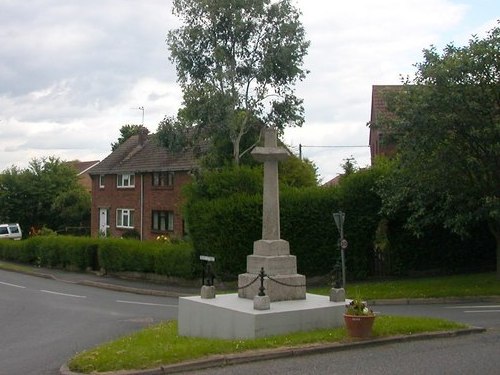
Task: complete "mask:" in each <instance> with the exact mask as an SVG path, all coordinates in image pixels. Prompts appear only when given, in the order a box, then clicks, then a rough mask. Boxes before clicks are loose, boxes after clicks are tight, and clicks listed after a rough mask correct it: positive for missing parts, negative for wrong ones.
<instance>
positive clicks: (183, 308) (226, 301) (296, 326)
mask: <svg viewBox="0 0 500 375" xmlns="http://www.w3.org/2000/svg"><path fill="white" fill-rule="evenodd" d="M344 311H345V302H330V299H329V297H328V296H319V295H316V294H309V293H308V294H307V295H306V299H304V300H295V301H279V302H272V303H271V304H270V309H269V310H255V309H254V301H253V300H251V299H246V298H239V297H238V295H237V294H225V295H218V296H217V297H216V298H214V299H202V298H201V297H198V296H196V297H181V298H179V314H178V323H179V335H181V336H191V337H208V338H222V339H244V338H245V339H252V338H258V337H267V336H272V335H279V334H285V333H289V332H298V331H311V330H314V329H321V328H334V327H340V326H342V325H344Z"/></svg>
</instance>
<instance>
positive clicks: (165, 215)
mask: <svg viewBox="0 0 500 375" xmlns="http://www.w3.org/2000/svg"><path fill="white" fill-rule="evenodd" d="M152 230H155V231H163V232H166V231H173V230H174V213H173V212H172V211H153V220H152Z"/></svg>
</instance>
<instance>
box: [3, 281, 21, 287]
mask: <svg viewBox="0 0 500 375" xmlns="http://www.w3.org/2000/svg"><path fill="white" fill-rule="evenodd" d="M0 284H2V285H7V286H13V287H14V288H21V289H26V287H25V286H22V285H16V284H11V283H4V282H2V281H0Z"/></svg>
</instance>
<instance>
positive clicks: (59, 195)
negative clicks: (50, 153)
mask: <svg viewBox="0 0 500 375" xmlns="http://www.w3.org/2000/svg"><path fill="white" fill-rule="evenodd" d="M89 218H90V194H89V192H88V191H86V190H85V189H84V188H83V187H82V185H80V184H79V182H78V177H77V173H76V170H75V169H74V168H73V167H72V166H71V165H70V164H69V163H64V162H62V161H61V160H59V159H58V158H55V157H49V158H40V159H33V160H32V161H31V162H30V164H29V167H28V168H26V169H19V168H16V167H12V168H10V169H7V170H5V171H3V172H2V173H1V174H0V221H1V222H14V223H19V224H20V225H21V228H22V230H23V233H24V235H25V236H26V235H27V234H28V233H29V231H30V230H31V228H34V229H35V230H39V229H40V228H42V227H47V228H50V229H53V230H57V229H61V228H65V227H73V226H74V227H77V226H82V225H83V226H85V225H86V226H88V223H87V220H89Z"/></svg>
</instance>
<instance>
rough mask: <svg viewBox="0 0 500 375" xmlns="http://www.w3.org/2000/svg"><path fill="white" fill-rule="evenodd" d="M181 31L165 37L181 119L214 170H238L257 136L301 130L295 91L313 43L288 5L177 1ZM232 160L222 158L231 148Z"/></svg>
mask: <svg viewBox="0 0 500 375" xmlns="http://www.w3.org/2000/svg"><path fill="white" fill-rule="evenodd" d="M173 13H174V15H176V16H178V18H179V19H180V21H181V26H180V27H179V28H177V29H174V30H171V31H170V32H169V34H168V37H167V43H168V47H169V50H170V59H171V61H172V62H173V63H174V64H175V66H176V70H177V78H178V82H179V84H180V86H181V88H182V91H183V105H184V108H182V109H181V110H180V111H179V116H180V117H182V118H183V119H185V120H187V121H188V122H189V123H191V124H193V125H196V127H197V131H196V135H195V138H197V139H198V140H202V141H206V140H210V141H211V142H210V144H209V146H210V147H211V148H212V150H210V153H209V154H210V158H209V163H210V164H212V165H213V164H216V165H217V166H220V165H222V164H219V163H221V162H224V161H225V160H227V159H228V157H227V156H230V157H231V159H233V161H234V163H235V164H239V163H240V161H241V158H242V156H244V155H247V151H248V150H249V148H250V147H251V146H252V145H254V144H256V143H257V142H258V137H259V130H260V129H261V128H262V127H263V126H264V125H266V126H274V127H276V128H278V129H280V130H283V129H284V128H285V127H286V126H294V125H295V126H301V125H302V124H303V122H304V108H303V104H302V99H300V98H298V97H297V96H296V95H295V84H296V83H297V82H298V81H302V80H303V79H304V78H305V76H306V74H307V73H308V72H307V70H305V69H304V68H303V60H304V57H305V56H306V54H307V49H308V47H309V42H308V41H307V40H306V39H305V30H304V27H303V26H302V24H301V22H300V12H299V10H298V9H297V8H295V7H294V5H293V4H292V3H291V2H290V1H289V0H280V1H269V0H247V1H240V0H210V1H207V0H174V1H173ZM227 142H230V146H231V149H230V152H229V153H225V152H224V150H225V147H226V146H227V145H229V143H227Z"/></svg>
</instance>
